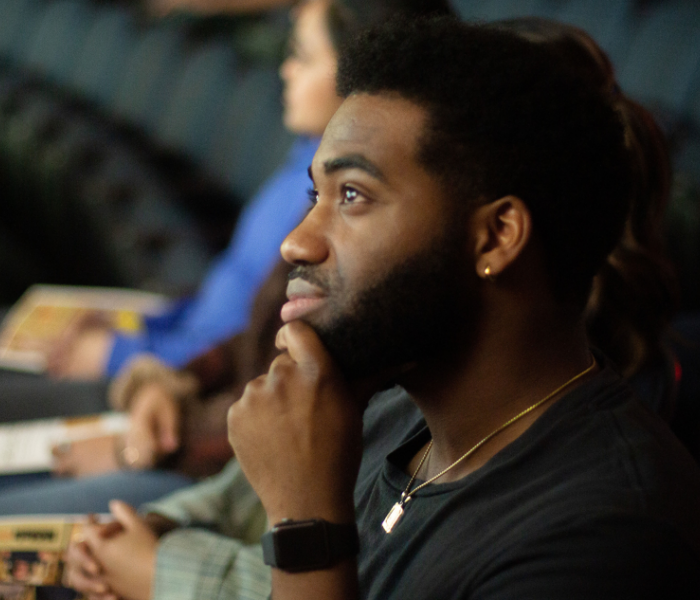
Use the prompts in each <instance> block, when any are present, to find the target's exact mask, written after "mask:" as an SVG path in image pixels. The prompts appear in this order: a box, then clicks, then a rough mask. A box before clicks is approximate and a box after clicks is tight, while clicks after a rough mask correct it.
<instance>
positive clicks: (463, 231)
mask: <svg viewBox="0 0 700 600" xmlns="http://www.w3.org/2000/svg"><path fill="white" fill-rule="evenodd" d="M338 89H339V91H340V93H341V94H342V95H343V96H344V97H345V98H346V99H345V101H344V103H343V104H342V105H341V107H340V109H339V110H338V112H337V113H336V114H335V116H334V117H333V119H332V121H331V123H330V124H329V126H328V127H327V129H326V132H325V134H324V137H323V140H322V142H321V145H320V147H319V150H318V152H317V153H316V156H315V158H314V160H313V163H312V166H311V169H310V175H311V178H312V180H313V183H314V196H313V200H314V204H313V207H312V208H311V210H310V212H309V213H308V215H307V216H306V218H305V220H304V221H303V222H302V223H301V225H299V227H298V228H297V229H296V230H294V231H293V232H292V233H291V234H290V235H289V236H288V238H287V239H286V240H285V242H284V244H283V246H282V254H283V256H284V258H285V259H286V260H287V261H288V262H290V263H292V264H293V265H295V267H296V268H295V269H294V271H293V272H292V275H291V280H290V282H289V285H288V289H287V295H288V298H289V301H288V302H287V304H285V306H284V307H283V309H282V318H283V320H284V321H285V323H286V324H285V326H284V327H283V328H282V329H281V330H280V331H279V333H278V336H277V345H278V347H279V348H280V349H282V350H283V353H282V354H281V355H280V356H279V357H278V358H277V359H275V361H274V362H273V364H272V366H271V368H270V370H269V372H268V373H267V375H264V376H262V377H260V378H258V379H255V380H253V381H252V382H251V383H249V385H248V386H247V388H246V391H245V393H244V395H243V397H242V399H241V400H240V401H239V402H238V403H236V404H234V405H233V406H232V407H231V409H230V411H229V419H228V421H229V437H230V440H231V443H232V445H233V448H234V451H235V453H236V455H237V457H238V460H239V462H240V464H241V467H242V469H243V470H244V472H245V474H246V476H247V477H248V479H249V481H250V483H251V485H252V486H253V488H254V489H255V490H256V492H257V493H258V495H259V497H260V499H261V502H262V504H263V506H264V508H265V510H266V513H267V516H268V519H269V521H270V523H272V524H274V526H273V528H272V530H271V531H270V532H268V533H267V534H265V536H263V550H264V553H265V560H266V562H267V563H268V564H270V565H272V566H273V567H274V568H273V597H274V598H275V600H284V599H287V598H297V599H301V598H303V599H305V600H306V599H316V598H334V599H345V598H348V599H351V598H357V597H363V598H373V599H374V598H376V599H382V600H386V599H390V598H401V599H411V598H416V599H417V598H424V599H427V598H434V599H438V598H439V599H441V600H442V599H446V598H475V599H476V598H479V599H487V598H538V599H543V598H564V597H566V598H582V599H583V598H609V599H613V598H615V599H617V598H621V597H629V598H658V597H672V598H698V597H700V584H699V583H698V581H699V579H700V578H698V575H697V574H698V572H700V559H699V556H698V552H699V550H700V516H699V515H698V510H697V507H698V505H699V501H700V474H699V473H698V470H697V468H696V466H695V465H694V463H693V461H692V459H691V458H690V457H689V456H688V455H687V454H685V453H684V451H683V450H682V448H681V447H680V445H679V444H678V443H677V442H676V441H675V440H674V439H673V437H672V435H671V434H670V433H669V432H668V430H667V429H665V427H664V426H663V424H662V423H660V422H659V421H657V420H656V419H655V417H654V416H653V415H651V414H649V413H648V412H647V411H645V410H644V409H643V408H642V407H641V405H640V404H639V403H638V402H637V401H636V400H634V399H633V398H632V396H631V392H630V391H629V390H628V388H627V387H626V386H625V385H624V384H623V383H622V381H621V379H620V378H619V377H618V376H617V375H616V374H615V373H614V371H613V370H612V369H611V367H610V365H609V364H608V361H607V360H606V359H605V357H604V356H602V355H600V354H599V353H597V352H593V351H592V350H591V349H590V348H589V345H588V343H587V340H586V335H585V332H584V327H583V323H582V320H581V312H582V308H583V306H584V303H585V300H586V297H587V294H588V292H589V290H590V286H591V280H592V278H593V276H594V274H595V272H596V270H597V269H598V268H599V266H600V265H601V264H602V262H603V260H604V258H605V256H606V255H607V254H608V253H609V252H610V250H611V249H612V247H613V246H614V244H615V242H616V240H617V239H618V236H619V234H620V232H621V229H622V225H623V221H624V217H625V214H626V209H627V198H628V196H629V189H630V181H629V164H628V157H627V154H626V150H625V145H624V139H623V135H622V129H621V125H620V123H619V121H618V118H617V116H616V114H615V112H614V110H613V109H612V108H611V107H610V103H609V101H608V99H607V98H605V97H602V95H600V94H599V93H598V92H596V91H595V90H592V89H588V87H587V86H586V84H585V83H584V82H581V81H576V80H574V79H572V78H571V77H570V76H569V75H568V74H567V73H566V72H565V71H563V70H562V68H561V66H560V65H559V64H558V62H557V60H556V58H555V57H553V56H548V55H547V54H545V52H544V51H543V50H542V49H541V48H537V47H535V46H533V45H531V44H529V43H528V42H525V41H523V40H518V39H516V38H514V37H512V36H511V35H509V34H507V33H505V32H497V31H493V30H490V29H488V28H485V27H478V26H468V25H461V24H458V23H456V22H453V21H451V20H435V21H427V22H422V23H418V24H407V23H394V24H393V25H390V26H387V27H383V28H379V29H376V30H374V31H373V32H370V33H369V34H367V35H365V36H363V37H362V39H360V40H358V41H357V42H356V43H355V44H353V45H351V47H349V48H347V49H346V50H345V52H344V54H343V56H342V57H341V59H340V66H339V74H338ZM393 383H397V384H399V385H400V386H401V388H399V387H397V388H394V389H392V390H390V391H388V392H385V393H383V394H379V395H376V396H375V397H374V398H373V399H372V400H371V401H368V399H369V398H370V396H371V395H372V394H373V393H375V392H377V391H378V390H381V389H385V388H387V387H389V386H390V385H391V384H393ZM415 407H417V409H416V408H415ZM418 409H419V410H418ZM363 421H364V423H363ZM363 427H364V438H363ZM358 532H359V538H358Z"/></svg>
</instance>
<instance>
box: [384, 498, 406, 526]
mask: <svg viewBox="0 0 700 600" xmlns="http://www.w3.org/2000/svg"><path fill="white" fill-rule="evenodd" d="M401 517H403V506H401V502H397V503H396V504H394V506H392V507H391V510H390V511H389V514H388V515H387V516H386V518H385V519H384V521H383V522H382V527H384V531H386V532H387V533H391V530H392V529H394V525H396V524H397V523H398V522H399V521H400V520H401Z"/></svg>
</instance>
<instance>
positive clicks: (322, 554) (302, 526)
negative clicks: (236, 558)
mask: <svg viewBox="0 0 700 600" xmlns="http://www.w3.org/2000/svg"><path fill="white" fill-rule="evenodd" d="M261 541H262V548H263V559H264V560H265V564H266V565H270V566H271V567H275V568H277V569H281V570H283V571H289V572H291V573H297V572H301V571H318V570H320V569H327V568H329V567H332V566H333V565H335V564H336V563H338V562H340V561H341V560H344V559H346V558H351V557H353V556H356V555H357V553H358V552H359V551H360V538H359V536H358V535H357V525H355V523H350V524H343V525H339V524H337V523H329V522H328V521H324V520H323V519H311V520H309V521H292V520H290V519H285V520H283V521H280V522H279V523H277V524H276V525H275V526H274V527H273V528H272V529H271V530H270V531H268V532H267V533H265V534H264V535H263V536H262V538H261Z"/></svg>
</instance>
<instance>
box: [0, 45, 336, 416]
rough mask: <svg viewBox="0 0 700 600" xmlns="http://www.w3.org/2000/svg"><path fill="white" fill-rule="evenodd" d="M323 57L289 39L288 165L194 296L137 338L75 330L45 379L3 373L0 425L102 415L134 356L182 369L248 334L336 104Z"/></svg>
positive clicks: (89, 326) (330, 56)
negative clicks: (110, 384)
mask: <svg viewBox="0 0 700 600" xmlns="http://www.w3.org/2000/svg"><path fill="white" fill-rule="evenodd" d="M307 46H308V47H307ZM325 50H326V49H325V48H323V47H319V46H318V45H315V46H314V45H313V44H311V45H304V46H302V45H300V44H299V42H298V40H296V39H295V38H292V40H291V52H290V55H289V57H288V58H287V59H286V60H285V61H284V63H283V65H282V67H281V69H280V76H281V78H282V80H283V82H284V93H283V94H284V95H283V102H284V113H283V118H284V125H285V127H286V128H287V129H288V130H289V131H291V132H293V133H295V134H297V135H298V138H297V140H296V142H295V143H294V144H293V145H292V147H291V149H290V151H289V155H288V157H287V160H286V161H285V163H284V164H283V165H282V166H281V167H280V168H279V169H278V170H277V171H276V172H275V173H274V174H273V176H272V177H271V178H270V179H269V180H268V181H267V182H266V183H265V184H264V185H263V187H262V188H261V189H260V191H259V192H258V193H257V194H256V195H255V197H254V198H252V199H251V201H250V203H249V204H248V206H247V207H246V209H245V210H244V212H243V213H242V214H241V216H240V218H239V222H238V224H237V227H236V229H235V231H234V233H233V236H232V239H231V242H230V244H229V246H228V248H227V249H226V250H225V251H224V252H223V254H222V255H221V257H220V258H219V259H218V260H217V261H216V262H215V263H214V264H213V265H212V267H211V269H210V270H209V272H208V273H207V274H206V275H205V277H204V279H203V283H202V284H201V286H200V288H199V290H198V291H197V293H196V294H195V295H193V296H192V297H191V298H188V299H181V300H174V301H173V302H172V304H171V306H170V308H169V310H167V311H166V313H165V314H163V315H161V316H159V317H158V318H149V319H147V320H146V323H145V327H144V329H143V331H142V332H140V333H138V334H136V335H123V334H119V333H116V332H115V331H113V330H112V329H111V328H109V327H106V326H105V325H103V324H96V323H94V322H89V321H86V322H85V323H83V324H81V325H79V326H77V327H75V328H74V329H73V330H72V332H71V333H70V334H69V335H67V336H65V337H64V338H63V339H62V340H61V341H60V342H59V344H57V346H56V347H55V348H54V350H53V352H52V355H51V356H50V358H49V373H50V375H51V377H50V378H46V377H41V376H39V377H37V376H35V375H27V374H24V373H12V372H4V373H2V375H0V397H2V398H3V399H4V400H5V401H4V402H3V403H2V406H0V422H8V421H17V420H26V419H33V418H49V417H58V416H74V415H81V414H89V413H93V412H100V411H103V410H107V409H108V406H107V402H106V391H105V388H106V381H107V380H109V379H111V378H112V377H113V376H115V375H116V374H117V373H118V372H119V370H120V369H121V368H122V367H123V366H124V365H125V364H126V363H128V362H129V360H130V359H131V358H132V357H134V356H135V355H137V354H143V353H149V354H152V355H154V356H156V357H157V358H158V359H160V360H161V361H162V362H164V363H165V364H167V365H168V366H171V367H173V368H179V367H182V366H184V365H185V364H187V363H188V362H189V361H190V360H192V359H193V358H194V357H196V356H198V355H200V354H202V352H204V351H206V350H207V349H209V348H211V347H212V346H214V345H215V344H217V343H218V342H220V341H222V340H225V339H227V338H230V337H232V336H234V335H235V334H237V333H239V332H241V331H242V330H244V329H245V328H246V326H247V324H248V321H249V316H250V309H251V305H252V301H253V298H254V296H255V293H256V291H257V290H258V289H259V288H260V286H261V284H262V283H263V282H264V281H265V279H266V278H267V276H268V275H269V274H270V272H271V271H272V269H273V267H274V265H275V264H276V263H277V262H278V261H279V246H280V244H281V242H282V240H283V239H284V237H285V236H286V235H287V233H288V232H289V231H291V230H292V229H293V228H294V227H295V226H296V225H297V224H298V222H299V221H300V220H301V218H302V217H303V215H304V211H305V210H306V208H307V205H308V202H309V200H308V194H307V190H308V188H309V185H310V183H309V179H308V174H307V169H308V166H309V164H310V163H311V159H312V158H313V155H314V153H315V151H316V148H317V146H318V143H319V139H320V136H321V134H322V133H323V130H324V128H325V126H326V123H327V122H328V121H329V120H330V118H331V116H332V115H333V113H334V112H335V110H336V108H337V107H338V105H339V103H340V100H339V99H338V97H337V95H336V93H335V81H334V77H335V55H334V53H329V52H326V51H325Z"/></svg>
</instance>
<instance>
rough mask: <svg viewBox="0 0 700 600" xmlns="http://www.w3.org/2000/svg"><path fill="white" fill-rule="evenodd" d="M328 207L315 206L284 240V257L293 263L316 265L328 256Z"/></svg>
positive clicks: (282, 248)
mask: <svg viewBox="0 0 700 600" xmlns="http://www.w3.org/2000/svg"><path fill="white" fill-rule="evenodd" d="M327 213H328V208H327V207H324V206H320V205H318V204H317V205H316V206H314V207H313V208H312V209H311V211H310V212H309V213H308V214H307V215H306V217H305V218H304V220H303V221H302V222H301V223H300V224H299V225H298V226H297V227H296V229H294V230H293V231H292V232H291V233H290V234H289V235H288V236H287V237H286V238H285V240H284V241H283V242H282V247H281V252H282V258H284V260H286V261H287V262H288V263H290V264H292V265H316V264H320V263H322V262H324V261H325V260H326V258H327V257H328V248H329V245H328V238H327V233H328V227H329V225H330V215H328V214H327Z"/></svg>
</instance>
